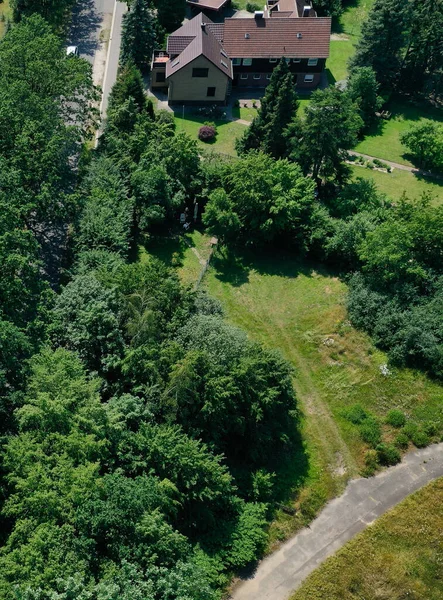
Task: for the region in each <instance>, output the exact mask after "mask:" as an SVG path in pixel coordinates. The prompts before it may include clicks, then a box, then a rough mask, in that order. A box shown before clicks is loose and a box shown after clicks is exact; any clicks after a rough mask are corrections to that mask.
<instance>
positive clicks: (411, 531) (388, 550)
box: [291, 479, 443, 600]
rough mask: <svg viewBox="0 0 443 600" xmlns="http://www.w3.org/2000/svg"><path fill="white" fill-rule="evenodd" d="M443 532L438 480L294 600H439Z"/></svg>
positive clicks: (442, 490) (327, 566)
mask: <svg viewBox="0 0 443 600" xmlns="http://www.w3.org/2000/svg"><path fill="white" fill-rule="evenodd" d="M442 529H443V480H442V479H439V480H437V481H435V482H432V483H431V484H429V485H428V486H426V487H425V488H423V489H422V490H420V491H418V492H416V493H415V494H413V495H412V496H410V497H409V498H407V499H406V500H405V501H403V502H402V503H401V504H399V505H398V506H397V507H396V508H394V509H393V510H391V511H390V512H388V513H387V514H386V515H384V516H383V517H381V518H380V519H379V520H378V521H377V522H376V523H375V525H373V526H372V527H369V528H368V529H366V531H364V532H363V533H361V534H360V535H358V536H357V537H356V538H355V539H354V540H352V541H351V542H349V543H348V544H346V546H345V547H344V548H343V549H342V550H340V551H339V552H338V553H337V554H336V556H334V557H332V558H330V559H329V560H327V561H326V562H325V563H324V564H323V565H322V566H321V567H319V568H318V569H317V570H316V571H315V572H314V573H313V574H312V575H311V576H310V577H309V578H308V579H307V580H306V582H305V583H304V584H303V586H302V587H301V588H300V589H299V590H298V591H297V592H296V593H295V594H294V595H293V596H292V598H291V600H325V599H327V600H357V599H360V598H361V599H363V598H367V599H368V600H369V599H374V600H375V599H377V600H405V599H406V598H410V599H411V600H412V599H413V600H440V599H441V598H442V597H443V579H442V577H441V562H442V557H443V542H442V536H441V532H442Z"/></svg>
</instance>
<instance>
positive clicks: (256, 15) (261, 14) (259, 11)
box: [254, 10, 265, 20]
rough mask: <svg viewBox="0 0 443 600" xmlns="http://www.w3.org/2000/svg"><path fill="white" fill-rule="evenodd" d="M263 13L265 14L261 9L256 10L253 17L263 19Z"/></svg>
mask: <svg viewBox="0 0 443 600" xmlns="http://www.w3.org/2000/svg"><path fill="white" fill-rule="evenodd" d="M264 14H265V13H264V12H263V11H262V10H256V11H255V12H254V19H257V20H258V19H263V17H264Z"/></svg>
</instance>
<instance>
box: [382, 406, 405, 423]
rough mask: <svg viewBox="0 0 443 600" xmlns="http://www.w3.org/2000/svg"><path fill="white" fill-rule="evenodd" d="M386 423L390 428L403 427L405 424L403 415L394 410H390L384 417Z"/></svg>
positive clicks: (399, 411)
mask: <svg viewBox="0 0 443 600" xmlns="http://www.w3.org/2000/svg"><path fill="white" fill-rule="evenodd" d="M386 423H387V424H388V425H392V427H397V428H400V427H403V426H404V425H405V423H406V417H405V414H404V413H403V412H402V411H401V410H398V409H396V408H394V409H392V410H390V411H389V412H388V414H387V416H386Z"/></svg>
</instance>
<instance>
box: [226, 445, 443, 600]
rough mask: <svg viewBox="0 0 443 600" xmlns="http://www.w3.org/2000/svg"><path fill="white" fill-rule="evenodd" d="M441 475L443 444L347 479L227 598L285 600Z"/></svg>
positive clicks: (442, 468)
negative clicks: (330, 559) (310, 519)
mask: <svg viewBox="0 0 443 600" xmlns="http://www.w3.org/2000/svg"><path fill="white" fill-rule="evenodd" d="M442 476H443V443H441V444H434V445H432V446H429V447H427V448H424V449H423V450H417V451H415V452H411V453H409V454H407V455H406V456H405V458H404V460H403V462H402V463H400V464H399V465H396V466H395V467H391V468H389V469H387V470H386V471H384V472H383V473H380V474H379V475H377V476H376V477H371V478H369V479H354V480H352V481H351V482H350V483H349V484H348V486H347V488H346V490H345V492H344V494H342V496H340V497H339V498H336V499H335V500H333V501H332V502H330V503H329V504H328V505H327V506H326V507H325V508H324V509H323V511H322V512H321V513H320V515H319V516H318V517H317V518H316V519H315V521H313V522H312V524H311V526H310V527H309V528H306V529H303V530H302V531H300V533H298V534H297V535H296V536H294V537H293V538H292V539H290V540H289V541H287V542H286V543H285V544H284V545H283V546H281V548H279V550H277V551H276V552H275V553H274V554H272V555H270V556H268V557H267V558H266V559H265V560H264V561H262V562H261V563H260V564H259V566H258V568H257V570H256V572H255V573H254V574H253V576H252V577H251V578H250V579H247V580H246V581H244V582H242V583H241V584H240V585H239V586H238V587H237V588H236V589H235V590H234V592H233V593H232V596H231V598H232V599H233V600H287V599H288V598H289V597H290V596H291V594H292V593H293V592H294V591H295V590H296V589H297V588H298V587H299V586H300V585H301V583H302V582H303V581H304V579H306V577H307V576H308V575H309V574H310V573H312V571H314V569H316V568H317V567H318V566H319V565H320V564H321V563H322V562H323V561H324V560H325V559H326V558H328V556H331V555H332V554H334V553H335V552H336V551H337V550H339V549H340V548H341V547H342V546H343V545H344V544H345V543H346V542H347V541H349V540H350V539H351V538H353V537H354V536H355V535H356V534H357V533H359V532H360V531H362V530H363V529H365V527H367V526H368V525H370V524H371V523H372V522H373V521H374V520H375V519H376V518H377V517H380V516H381V515H382V514H384V513H385V512H386V511H388V510H389V509H390V508H392V507H393V506H395V505H396V504H398V503H399V502H401V501H402V500H404V498H406V496H409V494H412V493H413V492H415V491H416V490H418V489H420V488H421V487H423V486H424V485H425V484H427V483H429V482H430V481H432V480H433V479H437V478H438V477H442ZM325 600H327V599H326V598H325Z"/></svg>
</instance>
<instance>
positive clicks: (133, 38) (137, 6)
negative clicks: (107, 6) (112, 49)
mask: <svg viewBox="0 0 443 600" xmlns="http://www.w3.org/2000/svg"><path fill="white" fill-rule="evenodd" d="M154 46H155V20H154V17H153V15H152V12H151V11H150V10H149V8H148V3H147V1H146V0H134V2H133V3H132V6H131V10H130V12H128V13H127V14H126V15H125V18H124V21H123V34H122V51H121V59H122V62H123V63H133V64H134V65H136V66H137V67H138V68H139V69H141V70H146V69H147V68H148V66H149V64H150V61H151V57H152V52H153V50H154Z"/></svg>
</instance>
